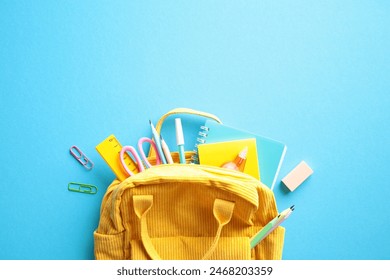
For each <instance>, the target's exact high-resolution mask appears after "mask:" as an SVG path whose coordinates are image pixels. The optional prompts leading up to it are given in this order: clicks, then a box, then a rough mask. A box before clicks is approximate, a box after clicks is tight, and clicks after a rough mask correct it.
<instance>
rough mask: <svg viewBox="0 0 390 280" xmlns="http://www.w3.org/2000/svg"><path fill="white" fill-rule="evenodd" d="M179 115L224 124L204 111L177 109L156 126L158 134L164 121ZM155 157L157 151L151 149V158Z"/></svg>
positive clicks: (163, 116) (162, 118)
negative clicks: (207, 119) (193, 116)
mask: <svg viewBox="0 0 390 280" xmlns="http://www.w3.org/2000/svg"><path fill="white" fill-rule="evenodd" d="M178 114H187V115H195V116H200V117H205V118H209V119H212V120H214V121H216V122H218V123H222V121H221V120H220V119H219V118H218V117H217V116H215V115H213V114H210V113H206V112H202V111H198V110H193V109H189V108H175V109H172V110H171V111H169V112H167V113H166V114H164V115H162V117H161V118H160V119H159V120H158V122H157V124H156V130H157V132H158V133H160V131H161V128H162V125H163V123H164V121H165V120H166V118H168V117H169V116H171V115H178ZM154 155H155V151H154V150H153V149H150V150H149V157H152V156H154Z"/></svg>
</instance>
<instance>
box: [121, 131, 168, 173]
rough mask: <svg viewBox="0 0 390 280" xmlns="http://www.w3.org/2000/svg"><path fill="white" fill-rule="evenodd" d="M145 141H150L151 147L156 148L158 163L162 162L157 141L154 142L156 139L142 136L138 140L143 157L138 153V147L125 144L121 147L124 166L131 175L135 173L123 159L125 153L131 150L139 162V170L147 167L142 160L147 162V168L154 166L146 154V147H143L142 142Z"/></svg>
mask: <svg viewBox="0 0 390 280" xmlns="http://www.w3.org/2000/svg"><path fill="white" fill-rule="evenodd" d="M145 142H147V143H149V144H150V147H151V148H152V149H154V151H155V152H156V165H158V164H161V158H160V156H159V155H158V152H157V146H156V143H154V141H153V140H152V139H149V138H147V137H142V138H141V139H139V141H138V150H139V152H140V154H141V157H140V156H139V154H138V153H137V151H136V149H135V148H134V147H133V146H123V148H122V149H121V152H120V155H119V156H120V160H121V164H122V166H123V168H124V169H125V170H126V172H127V173H128V174H129V175H130V176H134V173H133V172H131V171H130V170H129V168H128V167H127V165H126V163H125V161H124V160H123V155H124V154H125V153H126V152H130V153H131V154H132V155H133V157H134V159H135V161H136V162H137V167H138V171H139V172H142V171H144V170H145V167H144V164H143V163H142V161H143V162H144V163H145V165H146V167H147V168H150V167H152V165H151V164H150V162H149V161H148V159H147V157H146V155H145V152H144V149H143V147H142V144H143V143H145Z"/></svg>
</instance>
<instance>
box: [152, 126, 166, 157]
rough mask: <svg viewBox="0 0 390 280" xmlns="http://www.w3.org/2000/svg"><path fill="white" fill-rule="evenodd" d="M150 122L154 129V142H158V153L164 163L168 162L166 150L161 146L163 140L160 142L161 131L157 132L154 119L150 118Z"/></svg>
mask: <svg viewBox="0 0 390 280" xmlns="http://www.w3.org/2000/svg"><path fill="white" fill-rule="evenodd" d="M149 124H150V127H151V129H152V134H153V139H154V142H155V143H156V147H157V153H158V155H159V156H160V159H161V161H162V163H163V164H167V161H166V159H165V156H164V152H163V150H162V147H161V142H160V136H159V133H158V132H157V130H156V128H155V127H154V125H153V124H152V121H151V120H149Z"/></svg>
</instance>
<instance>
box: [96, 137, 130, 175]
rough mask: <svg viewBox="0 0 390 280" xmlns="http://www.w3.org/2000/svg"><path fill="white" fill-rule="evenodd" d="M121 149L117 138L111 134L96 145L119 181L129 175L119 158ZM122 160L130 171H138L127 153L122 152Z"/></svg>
mask: <svg viewBox="0 0 390 280" xmlns="http://www.w3.org/2000/svg"><path fill="white" fill-rule="evenodd" d="M121 149H122V145H121V144H120V143H119V141H118V139H116V137H115V136H114V135H113V134H111V135H110V136H108V137H107V138H106V139H105V140H104V141H103V142H101V143H100V144H99V145H97V146H96V150H97V151H98V153H99V154H100V155H101V156H102V158H103V159H104V160H105V162H106V163H107V164H108V166H109V167H110V168H111V170H112V171H113V172H114V173H115V175H116V177H117V178H118V179H119V180H120V181H123V180H125V179H126V178H127V177H129V175H128V174H127V173H126V171H125V170H124V168H123V167H122V164H121V161H120V158H119V154H120V152H121ZM123 160H124V162H125V164H126V165H127V167H128V168H129V170H130V171H132V172H133V173H134V174H135V173H138V168H137V165H136V164H135V163H134V161H133V160H132V159H131V157H130V156H129V155H128V154H127V153H124V155H123Z"/></svg>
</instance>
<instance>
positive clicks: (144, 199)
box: [133, 195, 235, 260]
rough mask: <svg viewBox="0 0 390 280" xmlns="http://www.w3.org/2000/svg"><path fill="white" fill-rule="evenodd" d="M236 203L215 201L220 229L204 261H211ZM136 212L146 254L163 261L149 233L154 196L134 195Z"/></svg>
mask: <svg viewBox="0 0 390 280" xmlns="http://www.w3.org/2000/svg"><path fill="white" fill-rule="evenodd" d="M234 204H235V203H234V202H231V201H227V200H222V199H218V198H217V199H215V201H214V205H213V214H214V217H215V219H216V220H217V222H218V229H217V233H216V235H215V238H214V240H213V242H212V244H211V246H210V248H209V249H208V251H207V252H206V253H205V254H204V256H203V257H202V258H201V259H202V260H206V259H209V258H210V256H211V255H212V254H213V252H214V251H215V249H216V248H217V245H218V241H219V238H220V236H221V232H222V228H223V227H224V226H225V225H226V224H227V223H229V222H230V220H231V218H232V216H233V210H234ZM133 205H134V211H135V213H136V215H137V217H138V219H139V220H140V223H141V241H142V244H143V245H144V248H145V250H146V252H147V253H148V255H149V257H150V258H151V259H152V260H161V257H160V256H159V254H158V253H157V251H156V249H155V248H154V246H153V244H152V240H151V239H150V236H149V233H148V224H147V221H146V215H147V213H148V212H149V210H150V209H151V208H152V206H153V196H152V195H134V196H133Z"/></svg>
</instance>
